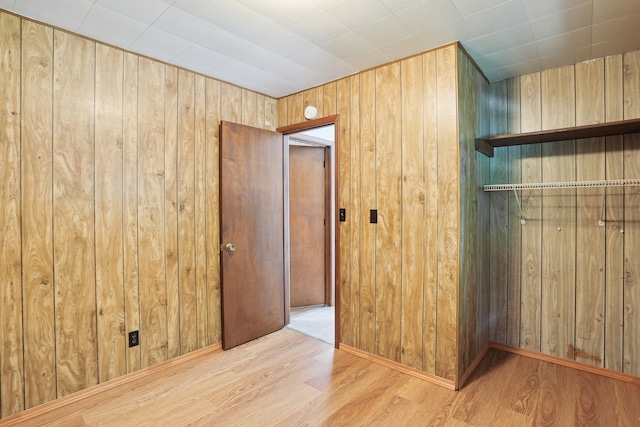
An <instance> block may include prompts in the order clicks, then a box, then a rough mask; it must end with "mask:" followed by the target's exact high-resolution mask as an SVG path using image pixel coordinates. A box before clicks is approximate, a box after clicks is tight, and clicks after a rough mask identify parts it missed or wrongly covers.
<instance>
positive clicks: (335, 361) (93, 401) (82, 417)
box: [0, 329, 640, 426]
mask: <svg viewBox="0 0 640 427" xmlns="http://www.w3.org/2000/svg"><path fill="white" fill-rule="evenodd" d="M0 425H20V426H98V425H100V426H103V425H104V426H195V425H204V426H208V425H221V426H325V425H331V426H334V425H344V426H359V425H366V426H371V425H380V426H402V425H404V426H435V425H446V426H520V425H523V426H526V425H535V426H542V425H553V426H572V425H590V426H638V425H640V386H637V385H633V384H629V383H624V382H620V381H616V380H611V379H608V378H604V377H601V376H597V375H593V374H588V373H584V372H581V371H576V370H574V369H571V368H566V367H562V366H559V365H555V364H552V363H547V362H542V361H538V360H534V359H531V358H528V357H525V356H519V355H515V354H511V353H506V352H503V351H498V350H489V352H488V353H487V355H486V356H485V358H484V359H483V361H482V362H481V363H480V365H479V366H478V368H477V370H476V372H475V373H474V374H473V375H472V376H471V378H470V379H469V380H468V382H467V385H466V386H465V387H464V388H463V389H462V390H461V391H459V392H455V391H451V390H448V389H445V388H442V387H440V386H437V385H434V384H431V383H429V382H426V381H424V380H421V379H418V378H415V377H412V376H410V375H407V374H403V373H400V372H397V371H394V370H393V369H391V368H387V367H384V366H382V365H379V364H376V363H374V362H371V361H368V360H365V359H362V358H359V357H357V356H354V355H351V354H348V353H345V352H343V351H340V350H335V349H334V348H333V347H332V346H331V345H329V344H326V343H324V342H321V341H317V340H314V339H312V338H309V337H306V336H304V335H301V334H298V333H296V332H294V331H291V330H287V329H284V330H281V331H278V332H276V333H273V334H271V335H269V336H267V337H263V338H261V339H258V340H255V341H253V342H250V343H248V344H245V345H242V346H239V347H237V348H235V349H232V350H229V351H226V352H218V353H215V354H207V355H202V356H199V357H197V358H194V359H192V360H190V361H188V362H184V363H180V364H177V365H175V366H173V367H171V368H169V369H165V370H163V371H162V372H161V373H160V374H159V375H156V376H147V377H145V378H141V379H139V380H134V381H132V382H128V383H126V384H123V385H121V386H118V387H115V388H110V389H108V390H106V391H105V392H103V393H98V394H96V395H94V396H91V397H88V398H86V399H82V400H80V401H77V402H75V403H72V404H70V405H67V406H65V407H63V408H59V409H56V410H53V411H50V412H48V413H45V414H42V415H41V416H39V417H37V418H33V419H30V420H26V421H25V420H21V421H20V422H19V423H17V424H14V423H12V422H11V419H5V420H4V422H3V421H2V420H0Z"/></svg>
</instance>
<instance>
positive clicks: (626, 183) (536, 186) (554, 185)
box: [484, 179, 640, 191]
mask: <svg viewBox="0 0 640 427" xmlns="http://www.w3.org/2000/svg"><path fill="white" fill-rule="evenodd" d="M634 186H640V179H605V180H600V181H570V182H537V183H527V184H495V185H485V186H484V191H512V190H548V189H558V188H602V187H634Z"/></svg>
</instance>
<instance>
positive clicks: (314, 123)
mask: <svg viewBox="0 0 640 427" xmlns="http://www.w3.org/2000/svg"><path fill="white" fill-rule="evenodd" d="M327 125H334V131H333V132H334V136H333V144H332V145H331V146H329V147H328V148H329V150H330V153H329V156H328V157H329V160H330V161H329V168H330V171H329V173H331V174H333V179H334V182H335V194H334V200H333V202H334V212H332V215H330V216H329V217H330V226H331V223H333V230H334V242H335V247H334V253H333V264H334V278H333V288H334V294H335V324H334V329H335V338H334V346H335V348H339V346H340V286H339V284H340V229H339V221H338V218H339V210H340V207H339V204H338V200H339V194H340V179H339V177H340V174H339V171H338V165H339V164H340V160H339V150H338V145H339V143H340V141H339V135H340V130H339V129H340V115H339V114H336V115H332V116H327V117H323V118H320V119H315V120H309V121H306V122H302V123H296V124H292V125H288V126H282V127H279V128H277V129H276V131H277V132H280V133H281V134H282V135H283V145H284V142H285V141H286V139H287V138H288V135H290V134H293V133H299V132H303V131H305V130H310V129H314V128H318V127H323V126H327ZM283 155H284V179H285V181H284V191H285V214H284V221H285V250H284V252H285V256H284V258H285V261H284V262H285V279H284V283H285V288H284V298H285V324H289V323H290V320H291V319H290V317H289V311H290V310H291V303H290V295H291V288H290V279H291V277H290V255H291V253H290V245H289V243H290V242H289V236H288V234H287V230H288V229H289V209H288V199H287V198H288V197H289V150H288V143H287V149H285V150H283ZM331 159H333V161H331Z"/></svg>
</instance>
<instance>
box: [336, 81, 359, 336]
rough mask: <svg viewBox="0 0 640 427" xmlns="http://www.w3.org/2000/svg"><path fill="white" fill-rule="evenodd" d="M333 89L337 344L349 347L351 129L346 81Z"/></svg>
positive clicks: (340, 82) (351, 208) (348, 88)
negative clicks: (343, 217)
mask: <svg viewBox="0 0 640 427" xmlns="http://www.w3.org/2000/svg"><path fill="white" fill-rule="evenodd" d="M337 86H338V87H339V88H340V90H339V91H338V99H337V104H338V105H337V112H338V113H339V114H340V121H339V128H338V146H337V149H338V161H339V164H338V165H335V166H334V167H336V166H337V168H338V182H339V183H340V188H339V189H338V191H339V194H338V208H340V209H346V212H347V221H345V222H340V221H337V222H336V226H337V227H338V232H339V233H340V253H341V254H342V255H343V256H341V257H340V265H339V268H340V283H338V284H336V286H339V287H340V306H339V307H336V309H337V310H340V325H339V327H340V331H341V332H342V333H341V336H340V341H342V342H344V343H346V344H348V345H353V343H352V333H351V328H350V324H351V320H352V319H351V316H350V308H351V294H352V293H353V287H354V285H355V282H354V281H353V280H352V277H351V257H350V255H348V254H349V252H350V248H351V247H352V243H351V229H352V226H353V220H352V219H353V218H352V215H353V205H352V204H351V198H352V196H351V179H352V177H351V133H350V132H349V129H350V126H351V122H350V119H351V112H350V109H351V99H350V95H351V87H350V81H349V79H342V80H339V81H338V83H337Z"/></svg>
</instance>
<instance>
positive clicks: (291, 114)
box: [287, 92, 305, 125]
mask: <svg viewBox="0 0 640 427" xmlns="http://www.w3.org/2000/svg"><path fill="white" fill-rule="evenodd" d="M304 108H305V105H304V99H303V97H302V92H298V93H294V94H293V95H289V96H288V97H287V123H288V124H289V125H292V124H295V123H300V122H302V121H304Z"/></svg>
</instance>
